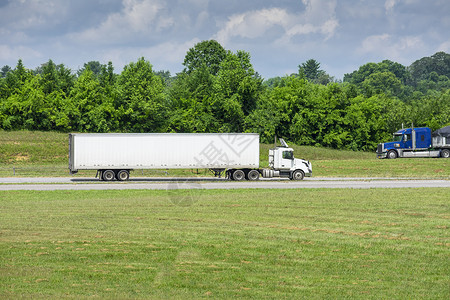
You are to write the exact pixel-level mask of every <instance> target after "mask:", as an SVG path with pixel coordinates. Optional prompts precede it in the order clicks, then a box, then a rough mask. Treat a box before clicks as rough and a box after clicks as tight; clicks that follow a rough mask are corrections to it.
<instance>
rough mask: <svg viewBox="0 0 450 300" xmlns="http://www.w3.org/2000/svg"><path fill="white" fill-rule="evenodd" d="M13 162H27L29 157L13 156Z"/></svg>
mask: <svg viewBox="0 0 450 300" xmlns="http://www.w3.org/2000/svg"><path fill="white" fill-rule="evenodd" d="M14 160H15V161H29V160H30V157H29V156H28V155H23V154H17V155H16V156H14Z"/></svg>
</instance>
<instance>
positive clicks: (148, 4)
mask: <svg viewBox="0 0 450 300" xmlns="http://www.w3.org/2000/svg"><path fill="white" fill-rule="evenodd" d="M123 5H124V9H123V10H122V11H121V12H118V13H114V14H111V15H109V16H108V18H107V19H106V21H104V22H103V23H102V24H100V26H98V27H96V28H91V29H88V30H86V31H84V32H81V33H79V34H75V35H73V36H74V37H75V38H79V39H81V40H87V41H97V42H98V41H101V42H105V43H114V41H117V40H120V39H122V38H125V39H126V38H128V37H130V36H132V35H134V34H150V33H154V32H160V31H161V30H163V29H165V28H168V27H170V26H172V25H173V24H174V19H173V18H171V17H161V15H160V11H161V10H162V9H164V7H165V4H164V3H163V1H160V0H123Z"/></svg>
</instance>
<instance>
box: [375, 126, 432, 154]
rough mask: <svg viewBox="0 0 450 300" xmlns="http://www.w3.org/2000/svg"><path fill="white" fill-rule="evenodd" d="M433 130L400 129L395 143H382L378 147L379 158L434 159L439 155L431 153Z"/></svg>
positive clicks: (395, 135) (396, 133)
mask: <svg viewBox="0 0 450 300" xmlns="http://www.w3.org/2000/svg"><path fill="white" fill-rule="evenodd" d="M431 148H432V142H431V129H430V128H427V127H422V128H406V129H400V130H398V131H397V132H395V133H394V135H393V141H392V142H388V143H380V144H378V147H377V157H378V158H390V159H394V158H397V157H434V156H435V155H439V151H437V152H438V153H437V154H436V153H434V152H435V151H431V150H430V149H431Z"/></svg>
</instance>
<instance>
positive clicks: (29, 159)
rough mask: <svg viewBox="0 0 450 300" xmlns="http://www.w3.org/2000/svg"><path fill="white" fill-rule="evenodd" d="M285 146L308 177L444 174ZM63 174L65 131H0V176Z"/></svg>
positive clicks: (368, 156)
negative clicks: (308, 165) (309, 170)
mask: <svg viewBox="0 0 450 300" xmlns="http://www.w3.org/2000/svg"><path fill="white" fill-rule="evenodd" d="M290 146H292V147H293V148H294V149H295V155H296V157H299V158H304V159H307V160H310V161H311V162H312V164H313V176H314V177H328V176H338V177H418V178H446V179H448V178H450V160H448V159H439V158H412V159H397V160H378V159H376V156H375V153H367V152H353V151H340V150H333V149H326V148H317V147H309V146H296V145H290ZM271 147H273V145H264V144H262V145H261V147H260V162H261V167H266V166H267V165H268V149H269V148H271ZM14 173H15V175H14ZM68 173H69V172H68V135H67V134H65V133H55V132H30V131H13V132H7V131H0V176H2V177H11V176H69V174H68ZM197 173H199V174H198V175H199V176H210V173H209V171H207V170H167V171H166V170H144V171H142V170H136V171H135V172H134V174H132V176H134V177H136V176H196V175H197ZM76 176H95V171H80V173H79V174H78V175H76Z"/></svg>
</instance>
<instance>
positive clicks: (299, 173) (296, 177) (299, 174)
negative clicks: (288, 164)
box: [291, 170, 305, 180]
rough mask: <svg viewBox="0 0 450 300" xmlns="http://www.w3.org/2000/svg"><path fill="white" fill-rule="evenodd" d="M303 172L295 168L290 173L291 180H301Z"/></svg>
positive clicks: (303, 175)
mask: <svg viewBox="0 0 450 300" xmlns="http://www.w3.org/2000/svg"><path fill="white" fill-rule="evenodd" d="M303 178H305V173H303V171H302V170H296V171H294V172H293V173H292V176H291V180H303Z"/></svg>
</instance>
